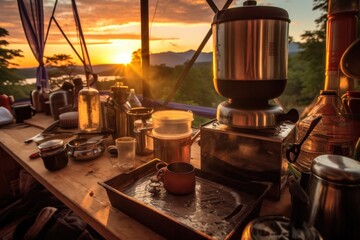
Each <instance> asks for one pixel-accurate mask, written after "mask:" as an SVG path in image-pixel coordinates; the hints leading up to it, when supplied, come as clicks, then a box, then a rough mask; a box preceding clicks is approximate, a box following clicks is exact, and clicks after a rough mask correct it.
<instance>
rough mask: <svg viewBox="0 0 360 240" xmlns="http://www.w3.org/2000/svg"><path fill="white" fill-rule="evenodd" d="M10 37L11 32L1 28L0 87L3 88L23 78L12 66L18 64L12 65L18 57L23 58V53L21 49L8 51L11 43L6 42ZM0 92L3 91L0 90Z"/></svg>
mask: <svg viewBox="0 0 360 240" xmlns="http://www.w3.org/2000/svg"><path fill="white" fill-rule="evenodd" d="M8 35H9V32H8V31H7V30H6V29H4V28H1V27H0V87H1V88H2V87H3V85H6V84H9V83H13V82H20V81H21V80H23V78H22V77H21V76H19V75H17V74H15V73H14V71H13V69H11V68H10V67H11V66H16V64H14V63H12V62H11V60H13V59H14V58H16V57H23V55H22V54H21V53H22V51H21V50H19V49H8V48H6V47H7V46H8V45H9V42H8V41H6V40H5V39H1V38H5V37H6V36H8ZM0 91H3V90H2V89H0Z"/></svg>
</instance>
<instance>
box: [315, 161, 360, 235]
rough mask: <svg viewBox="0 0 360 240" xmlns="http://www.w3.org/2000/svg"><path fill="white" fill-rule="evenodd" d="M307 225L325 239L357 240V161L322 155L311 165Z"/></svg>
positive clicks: (359, 187)
mask: <svg viewBox="0 0 360 240" xmlns="http://www.w3.org/2000/svg"><path fill="white" fill-rule="evenodd" d="M311 172H312V173H311V177H310V179H309V185H308V194H309V198H310V209H309V219H308V220H309V221H308V222H309V224H311V225H313V226H315V228H316V229H318V230H319V232H320V233H321V235H322V236H323V237H324V239H330V240H332V239H360V228H359V223H360V205H359V202H360V162H358V161H355V160H353V159H351V158H348V157H344V156H340V155H321V156H318V157H316V158H315V159H314V161H313V163H312V166H311Z"/></svg>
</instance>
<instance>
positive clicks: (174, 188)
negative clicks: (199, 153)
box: [156, 162, 195, 195]
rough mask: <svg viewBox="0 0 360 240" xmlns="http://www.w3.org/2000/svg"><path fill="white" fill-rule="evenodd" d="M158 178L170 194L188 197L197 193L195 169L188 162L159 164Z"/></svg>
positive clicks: (157, 166)
mask: <svg viewBox="0 0 360 240" xmlns="http://www.w3.org/2000/svg"><path fill="white" fill-rule="evenodd" d="M156 168H157V169H158V172H157V174H156V177H157V179H158V180H160V181H162V182H163V185H164V188H165V190H166V191H167V192H168V193H171V194H175V195H187V194H191V193H193V192H194V191H195V168H194V166H193V165H191V164H190V163H187V162H173V163H170V164H168V165H166V164H164V163H158V164H157V165H156Z"/></svg>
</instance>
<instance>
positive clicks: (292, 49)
mask: <svg viewBox="0 0 360 240" xmlns="http://www.w3.org/2000/svg"><path fill="white" fill-rule="evenodd" d="M299 51H300V48H299V43H295V42H292V43H289V49H288V52H289V54H294V53H297V52H299ZM194 53H195V51H194V50H189V51H186V52H180V53H175V52H162V53H154V54H151V55H150V63H151V65H160V64H165V65H166V66H169V67H174V66H176V65H180V64H184V63H185V62H186V61H188V60H190V59H191V58H192V56H193V55H194ZM212 57H213V56H212V52H209V53H200V55H199V56H198V58H197V59H196V62H198V63H199V62H211V61H212Z"/></svg>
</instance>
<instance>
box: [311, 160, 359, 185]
mask: <svg viewBox="0 0 360 240" xmlns="http://www.w3.org/2000/svg"><path fill="white" fill-rule="evenodd" d="M311 172H312V174H314V175H316V176H318V177H320V178H322V179H324V180H327V181H329V182H333V183H339V184H360V162H358V161H355V160H354V159H351V158H348V157H344V156H340V155H333V154H325V155H320V156H318V157H316V158H315V159H314V161H313V163H312V165H311Z"/></svg>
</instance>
